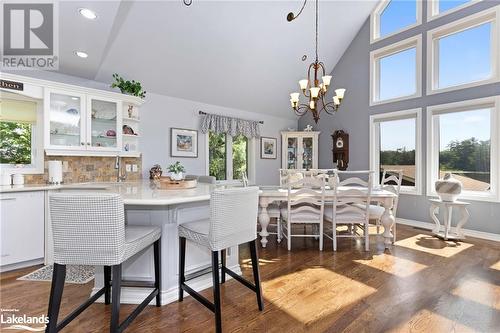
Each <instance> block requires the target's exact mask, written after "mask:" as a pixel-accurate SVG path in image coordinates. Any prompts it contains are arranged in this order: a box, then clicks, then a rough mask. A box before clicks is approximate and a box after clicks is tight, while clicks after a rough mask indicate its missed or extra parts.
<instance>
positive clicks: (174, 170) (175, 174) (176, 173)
mask: <svg viewBox="0 0 500 333" xmlns="http://www.w3.org/2000/svg"><path fill="white" fill-rule="evenodd" d="M167 170H168V172H170V178H171V179H172V180H181V179H182V178H183V177H182V173H183V172H186V169H185V168H184V166H183V165H182V164H181V162H179V161H177V162H175V163H174V164H170V165H169V166H168V168H167Z"/></svg>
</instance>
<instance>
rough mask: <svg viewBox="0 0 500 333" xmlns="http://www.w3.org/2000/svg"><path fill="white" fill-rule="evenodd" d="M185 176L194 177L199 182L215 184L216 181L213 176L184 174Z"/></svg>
mask: <svg viewBox="0 0 500 333" xmlns="http://www.w3.org/2000/svg"><path fill="white" fill-rule="evenodd" d="M186 178H195V179H196V180H198V182H199V183H207V184H215V183H216V182H217V179H216V178H215V177H214V176H198V175H186Z"/></svg>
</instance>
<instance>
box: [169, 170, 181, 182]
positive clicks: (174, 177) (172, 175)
mask: <svg viewBox="0 0 500 333" xmlns="http://www.w3.org/2000/svg"><path fill="white" fill-rule="evenodd" d="M182 178H183V177H182V172H177V173H173V172H171V173H170V179H172V180H182Z"/></svg>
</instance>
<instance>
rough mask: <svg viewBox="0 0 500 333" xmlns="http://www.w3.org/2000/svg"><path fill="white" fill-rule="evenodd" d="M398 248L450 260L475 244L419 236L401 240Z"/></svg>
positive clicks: (397, 243) (398, 242)
mask: <svg viewBox="0 0 500 333" xmlns="http://www.w3.org/2000/svg"><path fill="white" fill-rule="evenodd" d="M395 245H397V246H402V247H406V248H408V249H412V250H416V251H422V252H426V253H430V254H435V255H438V256H441V257H445V258H449V257H452V256H454V255H456V254H458V253H460V252H462V251H463V250H466V249H468V248H470V247H472V246H474V245H473V244H469V243H464V242H452V241H444V240H442V239H438V238H436V237H433V236H430V235H424V234H419V235H416V236H413V237H410V238H406V239H401V240H399V241H397V242H396V243H395Z"/></svg>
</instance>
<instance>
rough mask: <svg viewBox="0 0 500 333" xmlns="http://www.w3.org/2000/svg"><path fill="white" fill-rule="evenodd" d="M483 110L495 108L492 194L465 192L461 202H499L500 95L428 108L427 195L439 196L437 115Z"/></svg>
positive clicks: (492, 119)
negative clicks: (437, 183)
mask: <svg viewBox="0 0 500 333" xmlns="http://www.w3.org/2000/svg"><path fill="white" fill-rule="evenodd" d="M480 108H491V109H492V110H491V112H490V114H491V118H490V122H491V123H490V136H491V138H490V140H491V141H490V142H491V154H490V163H491V164H490V170H491V173H490V184H491V190H490V191H489V193H481V192H478V191H464V190H462V193H461V194H460V196H459V199H466V200H477V201H490V202H498V201H500V197H499V188H500V178H499V177H500V175H499V174H500V171H499V170H498V168H499V167H500V166H499V160H498V159H499V156H500V142H499V141H500V115H499V114H500V96H491V97H486V98H479V99H472V100H466V101H460V102H454V103H446V104H438V105H433V106H429V107H427V196H430V197H437V193H436V191H435V190H434V182H435V181H436V180H437V179H438V178H439V177H438V175H439V135H440V133H439V124H438V123H437V121H436V120H435V118H434V116H435V115H439V114H447V113H454V112H460V111H467V110H475V109H480Z"/></svg>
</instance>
